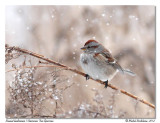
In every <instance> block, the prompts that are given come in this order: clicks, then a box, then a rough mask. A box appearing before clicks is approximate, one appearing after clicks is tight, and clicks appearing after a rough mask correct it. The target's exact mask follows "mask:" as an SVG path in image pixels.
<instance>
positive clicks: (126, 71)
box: [123, 69, 136, 76]
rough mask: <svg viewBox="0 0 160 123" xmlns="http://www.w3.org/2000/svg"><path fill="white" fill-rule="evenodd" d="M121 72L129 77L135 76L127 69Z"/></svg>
mask: <svg viewBox="0 0 160 123" xmlns="http://www.w3.org/2000/svg"><path fill="white" fill-rule="evenodd" d="M123 72H124V73H126V74H128V75H131V76H136V74H135V73H133V72H132V71H131V70H128V69H123Z"/></svg>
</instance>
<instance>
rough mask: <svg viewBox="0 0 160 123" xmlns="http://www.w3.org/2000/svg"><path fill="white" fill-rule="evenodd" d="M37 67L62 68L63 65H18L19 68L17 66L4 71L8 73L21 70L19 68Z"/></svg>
mask: <svg viewBox="0 0 160 123" xmlns="http://www.w3.org/2000/svg"><path fill="white" fill-rule="evenodd" d="M39 67H60V68H64V67H61V66H57V65H37V66H23V67H20V68H17V69H11V70H8V71H6V73H8V72H12V71H17V70H21V69H25V68H39Z"/></svg>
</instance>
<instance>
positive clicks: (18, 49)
mask: <svg viewBox="0 0 160 123" xmlns="http://www.w3.org/2000/svg"><path fill="white" fill-rule="evenodd" d="M5 49H6V50H10V51H12V50H15V51H18V52H21V53H25V54H28V55H30V56H33V57H36V58H39V59H42V60H44V61H47V62H49V63H52V64H54V65H57V66H60V67H63V68H64V69H65V70H69V71H72V72H74V73H77V74H79V75H82V76H84V77H85V73H83V72H80V71H78V70H76V69H72V68H70V67H68V66H65V65H63V64H60V63H58V62H55V61H53V60H51V59H48V58H45V57H44V56H43V55H40V54H37V53H34V52H31V51H28V50H26V49H21V48H19V47H15V46H12V47H10V46H9V45H8V44H6V45H5ZM90 79H92V78H90ZM92 80H94V79H92ZM94 81H96V82H98V83H100V84H103V85H105V82H102V81H100V80H94ZM108 87H110V88H112V89H114V90H118V91H120V92H121V93H123V94H125V95H127V96H129V97H131V98H133V99H135V100H138V101H140V102H142V103H144V104H146V105H148V106H150V107H152V108H153V109H155V106H154V105H153V104H151V103H149V102H147V101H146V100H144V99H142V98H140V97H137V96H135V95H133V94H131V93H129V92H127V91H125V90H123V89H119V88H117V87H115V86H113V85H111V84H108Z"/></svg>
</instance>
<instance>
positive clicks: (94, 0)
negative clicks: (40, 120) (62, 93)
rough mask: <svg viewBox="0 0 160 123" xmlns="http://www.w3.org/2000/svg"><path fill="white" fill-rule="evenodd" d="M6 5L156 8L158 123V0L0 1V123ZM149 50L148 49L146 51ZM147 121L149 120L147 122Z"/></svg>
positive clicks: (159, 115) (1, 116)
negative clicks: (134, 6) (151, 6)
mask: <svg viewBox="0 0 160 123" xmlns="http://www.w3.org/2000/svg"><path fill="white" fill-rule="evenodd" d="M6 5H154V6H156V63H157V64H156V120H155V122H160V100H159V98H160V96H159V94H160V89H159V87H160V86H159V85H160V82H159V81H160V75H159V74H160V70H159V69H158V68H160V65H159V64H160V55H159V53H160V34H159V33H160V0H112V1H111V0H79V1H78V0H1V1H0V73H1V74H0V80H1V81H0V84H1V85H0V97H1V98H0V122H1V123H2V122H5V121H6V119H5V6H6ZM148 50H149V49H148ZM148 121H149V120H148ZM54 122H71V123H72V122H92V123H95V122H115V123H116V122H117V123H119V122H125V119H120V120H118V119H108V120H106V119H95V120H94V119H86V120H85V119H79V120H78V119H71V120H64V119H62V120H60V119H58V120H54Z"/></svg>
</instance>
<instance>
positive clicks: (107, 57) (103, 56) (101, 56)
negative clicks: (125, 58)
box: [95, 50, 124, 73]
mask: <svg viewBox="0 0 160 123" xmlns="http://www.w3.org/2000/svg"><path fill="white" fill-rule="evenodd" d="M95 57H96V58H97V59H98V60H100V61H102V62H105V63H107V64H110V65H112V66H113V67H115V68H116V69H118V70H119V71H120V72H121V73H124V71H123V68H122V67H121V66H120V65H119V64H118V62H117V60H116V59H115V58H113V57H112V55H111V53H110V52H109V51H108V50H105V51H104V52H103V53H97V54H95Z"/></svg>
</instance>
